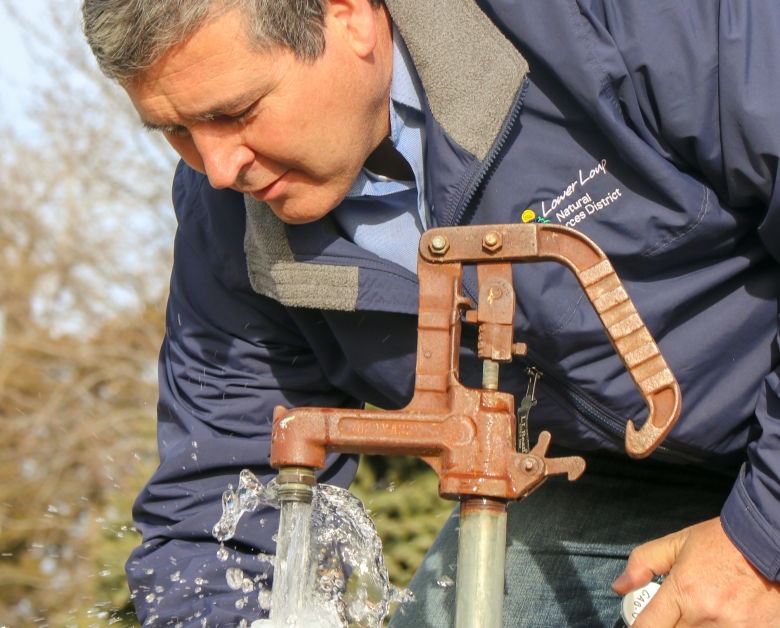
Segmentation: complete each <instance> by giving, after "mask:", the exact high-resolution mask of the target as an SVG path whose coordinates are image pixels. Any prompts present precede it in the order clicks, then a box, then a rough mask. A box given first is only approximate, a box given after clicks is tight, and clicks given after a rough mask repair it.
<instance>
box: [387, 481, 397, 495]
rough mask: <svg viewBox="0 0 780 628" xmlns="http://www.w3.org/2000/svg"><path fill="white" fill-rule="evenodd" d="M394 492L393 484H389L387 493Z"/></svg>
mask: <svg viewBox="0 0 780 628" xmlns="http://www.w3.org/2000/svg"><path fill="white" fill-rule="evenodd" d="M394 490H395V482H390V484H388V485H387V492H388V493H392V492H393V491H394Z"/></svg>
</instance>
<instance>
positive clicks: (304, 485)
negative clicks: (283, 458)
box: [276, 467, 317, 504]
mask: <svg viewBox="0 0 780 628" xmlns="http://www.w3.org/2000/svg"><path fill="white" fill-rule="evenodd" d="M276 483H277V485H278V486H279V493H278V495H279V501H280V502H282V504H284V503H285V502H303V503H304V504H311V500H312V498H313V497H314V488H313V487H314V485H315V484H316V483H317V478H315V477H314V469H309V468H308V467H282V468H281V469H279V475H278V476H277V477H276Z"/></svg>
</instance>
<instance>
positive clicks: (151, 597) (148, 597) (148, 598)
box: [145, 593, 157, 603]
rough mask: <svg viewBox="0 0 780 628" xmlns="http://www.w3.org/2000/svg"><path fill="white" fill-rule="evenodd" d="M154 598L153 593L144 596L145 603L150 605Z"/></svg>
mask: <svg viewBox="0 0 780 628" xmlns="http://www.w3.org/2000/svg"><path fill="white" fill-rule="evenodd" d="M156 598H157V596H156V595H155V594H154V593H150V594H149V595H147V596H146V598H145V599H146V601H147V602H149V603H152V602H154V600H155V599H156Z"/></svg>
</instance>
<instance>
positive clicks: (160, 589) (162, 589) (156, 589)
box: [154, 584, 165, 593]
mask: <svg viewBox="0 0 780 628" xmlns="http://www.w3.org/2000/svg"><path fill="white" fill-rule="evenodd" d="M154 592H155V593H163V592H165V587H164V586H162V585H160V584H158V585H157V586H156V587H154Z"/></svg>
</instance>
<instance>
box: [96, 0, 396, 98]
mask: <svg viewBox="0 0 780 628" xmlns="http://www.w3.org/2000/svg"><path fill="white" fill-rule="evenodd" d="M368 1H369V3H370V4H371V6H373V7H375V8H376V7H378V6H380V5H381V1H382V0H368ZM327 2H328V0H82V3H81V17H82V26H83V29H84V35H85V36H86V39H87V43H88V44H89V47H90V48H91V49H92V53H93V54H94V55H95V59H96V60H97V63H98V66H99V67H100V69H101V71H102V72H103V73H104V74H105V75H106V76H108V77H109V78H112V79H114V80H116V81H118V82H120V83H122V82H125V81H128V80H130V79H132V78H133V77H134V76H136V75H137V74H138V73H139V72H142V71H144V70H146V69H148V68H149V67H151V66H152V65H154V63H155V62H156V61H158V60H159V59H160V57H162V56H163V55H164V54H165V52H166V51H167V50H168V49H170V48H171V47H173V46H175V45H177V44H180V43H181V42H183V41H184V40H185V39H186V38H187V37H189V36H190V35H191V34H192V33H194V32H195V31H196V30H198V28H200V27H201V26H202V25H203V24H204V23H205V22H207V21H208V20H209V19H212V18H214V17H216V16H217V15H220V14H222V13H224V12H225V11H227V10H228V9H232V8H238V9H240V10H241V11H242V12H243V13H244V16H245V18H246V32H245V35H246V37H247V39H248V41H249V42H250V43H251V44H252V45H253V46H254V47H255V48H257V49H258V50H266V49H268V48H270V47H272V46H274V45H281V46H284V47H286V48H289V49H290V50H292V51H293V52H294V53H295V55H296V56H297V57H298V58H299V59H302V60H305V61H313V60H314V59H316V58H317V57H319V56H320V55H321V54H322V52H323V51H324V50H325V34H324V32H323V30H324V25H325V6H326V3H327Z"/></svg>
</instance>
